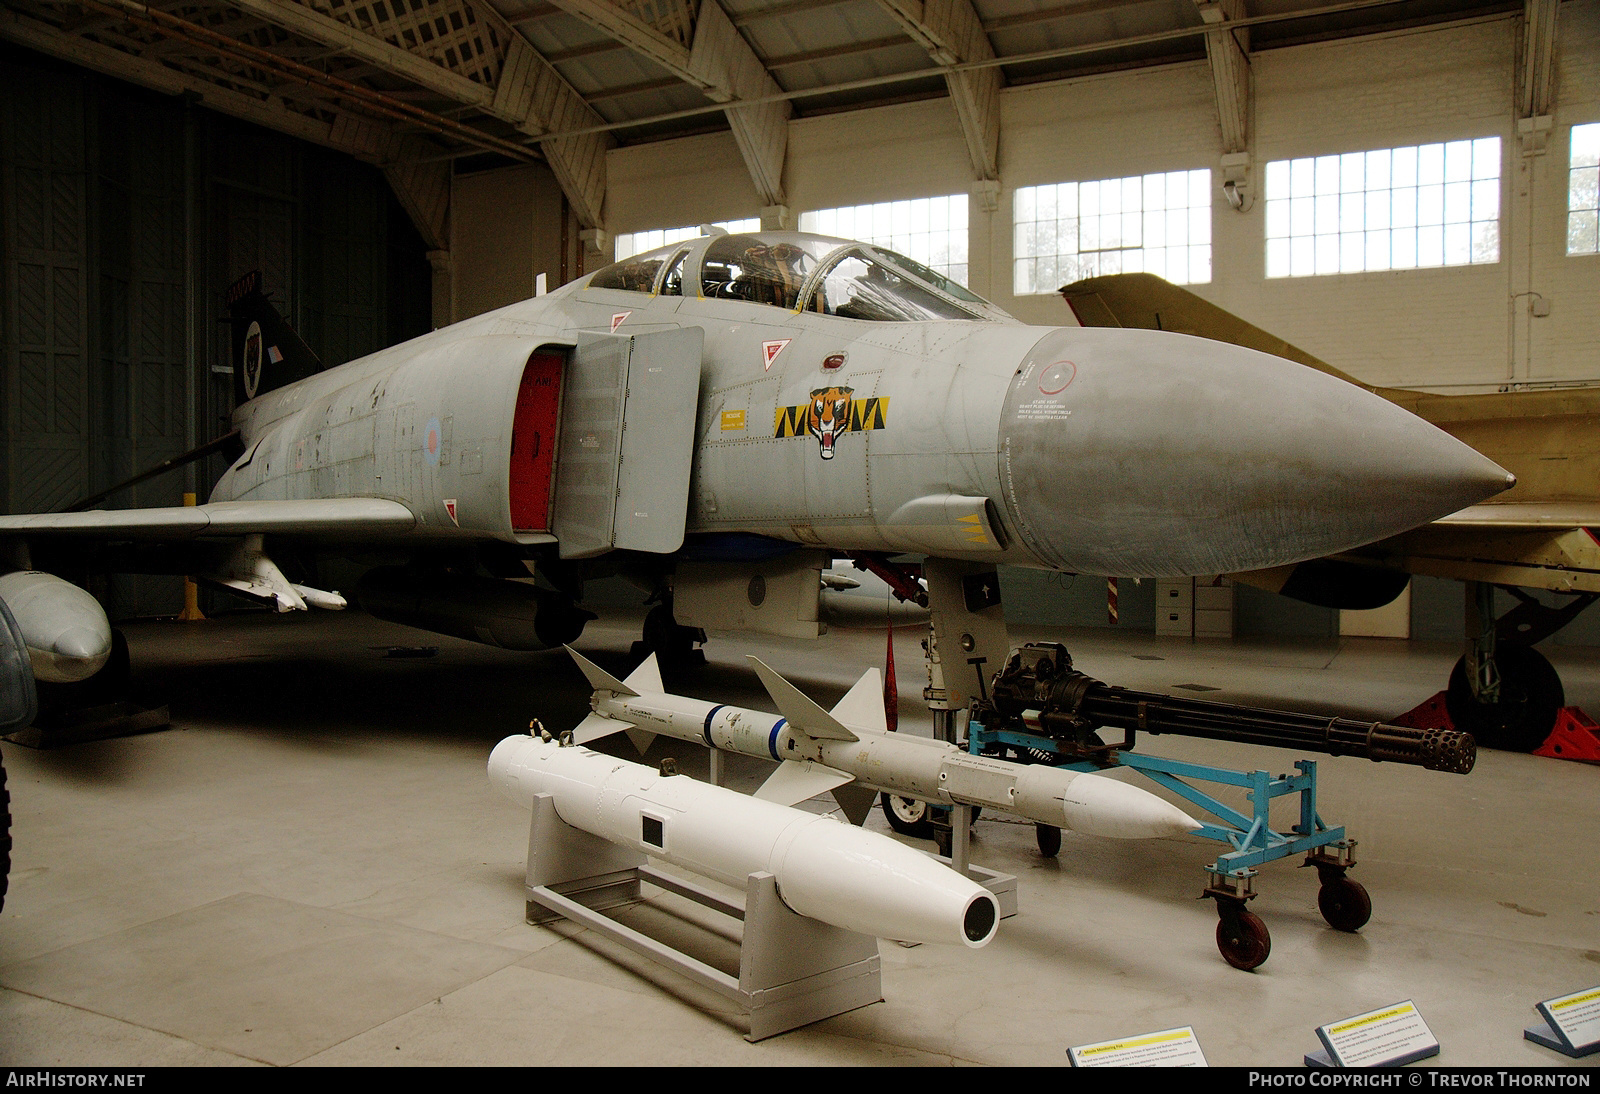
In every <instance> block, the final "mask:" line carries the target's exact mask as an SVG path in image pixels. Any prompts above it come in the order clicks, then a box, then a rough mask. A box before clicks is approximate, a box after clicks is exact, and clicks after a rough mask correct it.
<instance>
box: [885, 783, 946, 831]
mask: <svg viewBox="0 0 1600 1094" xmlns="http://www.w3.org/2000/svg"><path fill="white" fill-rule="evenodd" d="M879 797H880V798H881V799H882V800H883V815H884V817H885V818H887V819H888V821H889V827H890V828H893V829H894V830H895V831H896V832H898V833H900V834H901V835H902V836H910V837H911V838H912V839H932V838H933V830H934V824H933V817H932V815H931V814H932V813H933V807H932V806H930V805H929V804H928V803H927V802H924V801H918V800H917V799H916V798H901V797H897V796H896V795H893V794H880V795H879Z"/></svg>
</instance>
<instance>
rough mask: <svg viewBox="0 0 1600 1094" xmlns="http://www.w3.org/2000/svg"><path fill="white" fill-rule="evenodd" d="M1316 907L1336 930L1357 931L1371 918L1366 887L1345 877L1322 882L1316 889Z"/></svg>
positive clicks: (1370, 904) (1369, 898) (1370, 907)
mask: <svg viewBox="0 0 1600 1094" xmlns="http://www.w3.org/2000/svg"><path fill="white" fill-rule="evenodd" d="M1317 908H1318V909H1320V910H1321V912H1322V918H1323V919H1325V920H1327V921H1328V926H1330V927H1332V928H1333V929H1334V930H1336V931H1359V930H1360V929H1361V928H1362V927H1365V926H1366V925H1367V920H1369V919H1371V918H1372V898H1371V897H1370V896H1368V895H1367V887H1366V886H1365V885H1362V884H1361V882H1359V881H1351V880H1350V879H1349V878H1347V877H1340V878H1333V879H1331V880H1329V881H1326V882H1323V885H1322V888H1321V889H1319V890H1317Z"/></svg>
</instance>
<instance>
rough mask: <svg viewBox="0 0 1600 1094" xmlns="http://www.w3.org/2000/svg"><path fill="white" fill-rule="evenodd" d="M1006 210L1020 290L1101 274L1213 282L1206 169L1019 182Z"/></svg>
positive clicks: (1047, 288)
mask: <svg viewBox="0 0 1600 1094" xmlns="http://www.w3.org/2000/svg"><path fill="white" fill-rule="evenodd" d="M1011 212H1012V216H1011V220H1012V224H1013V225H1014V232H1015V242H1014V248H1013V250H1012V259H1013V261H1014V263H1015V269H1014V277H1013V286H1014V287H1013V291H1014V292H1015V293H1016V295H1018V296H1026V295H1028V294H1029V293H1053V292H1055V291H1056V290H1057V289H1058V288H1060V287H1061V286H1062V285H1064V284H1066V283H1068V282H1072V281H1077V280H1078V279H1079V278H1084V277H1099V276H1101V275H1102V274H1115V273H1153V274H1157V275H1159V276H1161V277H1164V278H1166V279H1167V280H1168V281H1171V282H1174V283H1175V284H1179V285H1184V284H1203V283H1205V282H1208V281H1210V280H1211V172H1210V171H1206V170H1200V171H1167V172H1164V173H1161V174H1154V175H1134V176H1131V177H1129V178H1121V179H1101V180H1098V181H1096V182H1063V183H1060V184H1058V185H1053V186H1023V187H1019V188H1018V189H1017V190H1016V192H1015V193H1013V194H1012V198H1011Z"/></svg>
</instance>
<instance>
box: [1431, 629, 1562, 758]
mask: <svg viewBox="0 0 1600 1094" xmlns="http://www.w3.org/2000/svg"><path fill="white" fill-rule="evenodd" d="M1494 662H1495V666H1496V667H1497V668H1498V669H1499V670H1500V701H1499V702H1497V703H1483V702H1479V701H1478V699H1477V698H1476V697H1474V696H1473V694H1472V684H1471V681H1470V680H1469V679H1468V676H1467V659H1466V658H1465V657H1463V658H1461V659H1460V660H1459V661H1457V662H1456V667H1455V669H1454V670H1453V671H1452V672H1451V673H1450V687H1449V690H1448V691H1446V692H1445V706H1446V708H1447V709H1448V710H1449V711H1450V720H1451V721H1452V722H1453V723H1455V727H1456V728H1457V729H1460V730H1465V731H1466V732H1468V733H1470V734H1472V736H1473V737H1474V738H1476V740H1477V742H1478V744H1480V745H1483V746H1485V747H1487V748H1499V749H1504V750H1506V751H1508V752H1532V751H1533V750H1534V749H1536V748H1538V747H1539V746H1540V745H1542V744H1544V740H1545V738H1546V737H1548V736H1550V731H1551V730H1552V729H1554V728H1555V724H1556V712H1557V711H1559V710H1560V709H1561V707H1562V706H1563V705H1564V704H1565V703H1566V694H1565V692H1564V691H1563V690H1562V687H1561V676H1560V674H1559V673H1557V672H1556V670H1555V667H1554V666H1553V665H1551V664H1550V662H1549V661H1546V660H1545V658H1544V655H1543V654H1541V653H1540V652H1539V651H1538V650H1535V649H1533V648H1531V647H1529V646H1513V645H1509V644H1506V643H1500V644H1499V645H1498V646H1497V647H1496V649H1495V654H1494Z"/></svg>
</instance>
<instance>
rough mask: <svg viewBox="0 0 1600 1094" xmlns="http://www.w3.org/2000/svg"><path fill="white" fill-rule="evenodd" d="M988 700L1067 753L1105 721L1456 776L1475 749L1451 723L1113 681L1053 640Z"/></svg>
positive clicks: (1008, 673)
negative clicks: (1359, 715)
mask: <svg viewBox="0 0 1600 1094" xmlns="http://www.w3.org/2000/svg"><path fill="white" fill-rule="evenodd" d="M990 706H991V707H992V708H993V711H994V714H995V715H998V719H999V720H1001V721H1004V720H1010V721H1017V720H1020V719H1022V718H1023V717H1024V715H1025V714H1028V715H1030V716H1036V717H1037V723H1038V726H1039V728H1040V729H1041V730H1042V732H1043V733H1044V734H1045V735H1046V736H1049V737H1052V738H1054V739H1055V740H1057V741H1058V742H1062V743H1063V744H1066V745H1068V746H1069V747H1068V749H1067V751H1069V752H1071V751H1072V747H1071V746H1072V745H1073V744H1078V745H1080V746H1081V744H1082V742H1083V741H1084V740H1085V739H1086V738H1087V735H1088V733H1090V732H1092V731H1093V730H1094V729H1097V728H1100V727H1108V728H1114V729H1121V730H1124V731H1126V732H1128V733H1130V734H1132V733H1139V732H1144V733H1152V734H1160V733H1176V734H1180V735H1182V736H1186V737H1204V738H1207V739H1209V740H1213V741H1239V742H1241V743H1244V744H1256V745H1273V746H1276V747H1279V748H1295V749H1301V750H1305V751H1311V752H1322V753H1326V754H1328V755H1331V756H1361V757H1364V758H1366V759H1369V760H1385V761H1388V762H1390V763H1403V764H1414V765H1416V766H1418V767H1423V768H1427V769H1428V770H1430V771H1446V772H1451V773H1455V774H1460V775H1465V774H1466V773H1467V772H1469V771H1471V770H1472V767H1473V764H1474V763H1475V762H1476V760H1477V754H1478V747H1477V743H1476V742H1475V741H1474V740H1473V738H1472V734H1470V733H1464V732H1462V731H1461V730H1456V729H1417V728H1413V727H1409V726H1395V725H1387V724H1385V723H1383V722H1361V721H1355V720H1353V719H1349V718H1330V717H1324V716H1322V715H1316V714H1298V713H1294V712H1292V711H1285V710H1267V709H1263V708H1261V707H1249V706H1239V705H1235V704H1232V703H1213V702H1208V701H1205V700H1202V699H1179V698H1176V697H1174V696H1170V695H1161V694H1158V693H1155V692H1146V691H1129V690H1127V689H1125V688H1117V687H1111V686H1110V685H1108V684H1104V683H1101V682H1100V681H1099V680H1096V679H1094V678H1093V677H1090V676H1086V675H1084V674H1083V673H1081V672H1078V671H1076V670H1075V669H1073V668H1072V659H1071V657H1070V656H1068V654H1067V652H1066V650H1065V649H1063V648H1061V647H1060V646H1057V645H1054V644H1041V645H1035V646H1025V647H1023V648H1022V649H1021V650H1020V651H1018V653H1017V654H1016V655H1014V656H1013V657H1012V659H1011V662H1010V663H1009V664H1007V666H1006V667H1005V669H1003V670H1002V671H1001V672H1000V673H999V674H998V675H997V676H996V678H995V681H994V689H993V698H992V699H991V700H990ZM1033 712H1036V715H1035V714H1034V713H1033ZM985 724H990V723H989V722H988V721H986V722H985Z"/></svg>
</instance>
